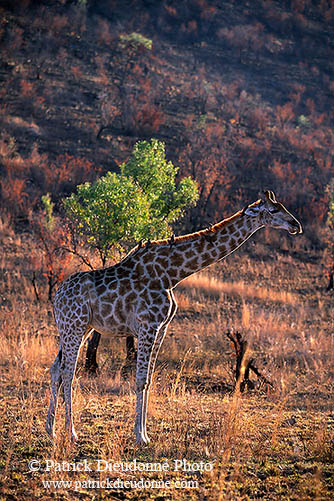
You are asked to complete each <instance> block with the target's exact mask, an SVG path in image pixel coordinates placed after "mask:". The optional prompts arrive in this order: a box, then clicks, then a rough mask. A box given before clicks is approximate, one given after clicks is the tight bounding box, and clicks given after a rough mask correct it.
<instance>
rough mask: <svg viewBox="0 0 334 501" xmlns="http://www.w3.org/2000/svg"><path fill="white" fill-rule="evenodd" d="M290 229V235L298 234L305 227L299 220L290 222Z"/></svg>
mask: <svg viewBox="0 0 334 501" xmlns="http://www.w3.org/2000/svg"><path fill="white" fill-rule="evenodd" d="M288 231H289V233H290V235H297V233H303V228H302V225H301V224H300V223H299V222H298V221H296V222H293V223H292V224H290V228H289V230H288Z"/></svg>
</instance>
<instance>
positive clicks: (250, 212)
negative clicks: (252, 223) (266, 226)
mask: <svg viewBox="0 0 334 501" xmlns="http://www.w3.org/2000/svg"><path fill="white" fill-rule="evenodd" d="M259 212H260V211H259V208H258V207H245V208H244V210H243V213H244V214H246V215H247V216H252V217H254V216H257V215H258V213H259Z"/></svg>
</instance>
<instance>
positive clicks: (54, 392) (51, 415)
mask: <svg viewBox="0 0 334 501" xmlns="http://www.w3.org/2000/svg"><path fill="white" fill-rule="evenodd" d="M61 358H62V351H61V348H59V351H58V355H57V357H56V359H55V361H54V362H53V364H52V367H51V369H50V374H51V395H50V405H49V411H48V417H47V420H46V425H45V428H46V431H47V433H48V434H49V435H50V436H51V437H52V438H54V437H55V431H54V423H55V417H56V410H57V401H58V395H59V390H60V386H61V374H60V364H61Z"/></svg>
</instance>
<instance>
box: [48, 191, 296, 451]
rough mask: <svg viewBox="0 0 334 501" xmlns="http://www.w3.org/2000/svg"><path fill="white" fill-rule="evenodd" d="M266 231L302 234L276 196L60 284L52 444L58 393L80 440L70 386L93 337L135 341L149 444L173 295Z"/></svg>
mask: <svg viewBox="0 0 334 501" xmlns="http://www.w3.org/2000/svg"><path fill="white" fill-rule="evenodd" d="M264 226H270V227H273V228H281V229H285V230H287V231H288V232H289V233H290V234H297V233H302V227H301V224H300V223H299V221H298V220H297V219H296V218H295V217H294V216H293V215H292V214H291V213H290V212H289V211H288V210H287V209H286V208H285V207H284V206H283V205H282V204H281V203H279V202H277V201H276V198H275V195H274V193H273V192H272V191H266V192H265V193H264V197H263V198H260V199H259V200H257V201H256V202H254V203H252V204H250V205H247V206H246V207H245V208H244V209H243V210H240V211H238V212H237V213H236V214H234V215H233V216H231V217H230V218H228V219H224V220H222V221H220V222H219V223H217V224H215V225H213V226H210V227H209V228H207V229H204V230H201V231H198V232H196V233H192V234H188V235H183V236H178V237H172V239H170V238H169V239H166V240H156V241H152V242H149V243H148V244H146V245H144V246H143V245H138V246H137V247H135V248H134V249H133V250H132V251H130V253H129V254H128V255H127V256H126V257H125V258H124V259H123V260H122V261H120V262H119V263H117V264H116V265H114V266H112V267H110V268H105V269H101V270H93V271H87V272H80V273H76V274H75V275H72V276H71V277H69V278H68V279H67V280H65V281H64V282H62V284H61V285H60V287H59V289H58V290H57V292H56V295H55V300H54V315H55V321H56V324H57V327H58V331H59V335H60V343H59V351H58V354H57V357H56V359H55V361H54V363H53V365H52V367H51V369H50V373H51V396H50V405H49V411H48V417H47V422H46V430H47V432H48V433H49V434H50V435H51V436H52V437H54V423H55V414H56V408H57V399H58V394H59V390H60V387H61V385H62V386H63V390H64V401H65V429H66V430H67V432H68V433H69V434H70V437H71V439H72V440H73V441H74V440H76V438H77V435H76V432H75V429H74V425H73V418H72V381H73V377H74V373H75V368H76V364H77V358H78V353H79V350H80V347H81V345H82V344H83V343H84V341H85V340H86V339H87V338H88V336H89V335H90V334H91V332H92V330H93V329H94V330H95V331H97V332H99V333H101V334H102V335H103V334H104V335H107V336H128V335H129V334H130V335H133V336H135V337H137V364H136V417H135V434H136V440H137V443H138V444H147V443H148V442H149V438H148V435H147V431H146V415H147V403H148V396H149V389H150V384H151V381H152V375H153V371H154V367H155V362H156V359H157V356H158V353H159V349H160V347H161V344H162V341H163V339H164V337H165V334H166V331H167V328H168V325H169V324H170V322H171V321H172V319H173V317H174V316H175V313H176V310H177V304H176V301H175V297H174V292H173V290H174V288H175V287H176V286H177V284H178V283H180V282H181V281H182V280H184V279H185V278H186V277H188V276H189V275H192V274H193V273H196V272H198V271H200V270H202V269H204V268H206V267H208V266H209V265H211V264H213V263H216V262H218V261H220V260H222V259H224V258H225V257H226V256H227V255H228V254H231V253H232V252H233V251H235V250H236V249H237V248H238V247H240V246H241V245H242V244H243V243H244V242H245V241H246V240H247V239H248V238H249V237H250V236H251V235H253V233H255V232H256V231H257V230H259V229H260V228H262V227H264Z"/></svg>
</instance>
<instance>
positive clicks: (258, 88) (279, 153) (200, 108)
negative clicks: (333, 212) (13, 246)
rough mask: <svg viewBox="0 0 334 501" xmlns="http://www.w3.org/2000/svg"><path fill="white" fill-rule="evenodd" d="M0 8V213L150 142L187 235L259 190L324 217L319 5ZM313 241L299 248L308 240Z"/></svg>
mask: <svg viewBox="0 0 334 501" xmlns="http://www.w3.org/2000/svg"><path fill="white" fill-rule="evenodd" d="M0 8H1V27H0V36H1V49H0V50H1V68H0V79H1V92H0V123H1V130H2V133H1V145H0V146H1V148H0V154H1V163H0V169H1V206H2V208H3V209H4V210H7V211H9V212H10V213H12V214H13V216H14V217H15V218H18V219H20V220H25V218H26V217H27V214H28V213H29V211H31V210H33V211H34V210H35V209H36V207H37V206H38V203H39V200H40V197H41V195H43V194H45V193H47V192H49V193H51V196H52V199H53V201H54V202H56V203H57V202H58V201H59V199H60V198H61V197H62V196H64V195H66V194H69V193H70V192H71V191H73V190H74V189H75V186H76V185H77V184H78V183H80V182H84V181H87V180H88V181H89V180H92V179H95V178H96V177H97V176H98V175H100V174H101V173H105V172H106V171H107V170H116V171H117V169H118V165H119V163H120V162H122V161H124V159H126V158H128V156H129V154H130V153H131V150H132V148H133V145H134V143H135V142H136V141H138V140H142V139H149V138H151V137H156V138H158V139H160V140H163V141H164V142H165V143H166V150H167V155H168V157H169V158H170V159H171V160H172V161H173V162H174V163H175V164H176V165H179V166H180V176H184V175H189V174H190V175H192V176H193V177H194V178H196V179H197V181H198V182H199V184H200V189H201V197H200V201H199V203H198V205H197V207H196V208H195V209H194V210H193V211H192V213H191V215H190V216H189V218H188V220H187V221H186V222H185V227H187V229H190V230H192V229H197V228H199V227H201V226H202V225H205V224H207V223H208V222H212V221H215V220H218V219H220V218H221V216H222V215H226V214H228V213H229V211H230V210H231V209H232V208H234V207H235V206H236V205H238V203H240V201H244V200H252V199H254V198H255V197H256V196H257V194H258V190H259V189H261V188H262V187H268V186H270V187H271V188H272V189H273V190H275V191H276V192H277V193H279V195H280V197H281V198H282V199H284V200H285V201H286V203H287V205H288V206H289V207H291V210H294V211H295V212H296V214H297V216H299V217H300V218H301V219H302V220H303V222H304V224H305V223H306V224H307V226H308V227H309V228H312V229H311V230H310V231H309V233H312V234H314V228H313V226H314V224H313V223H314V222H315V221H316V222H317V223H319V222H322V221H324V218H325V215H326V210H327V202H328V200H327V199H326V194H325V186H326V185H327V184H328V183H329V181H330V179H331V177H332V176H333V170H334V166H333V144H334V133H333V118H334V117H333V92H334V74H333V65H332V63H331V61H333V60H334V42H333V39H332V37H331V32H332V28H333V24H334V7H333V5H332V2H329V1H322V2H320V5H319V2H312V1H303V2H301V1H286V2H275V1H273V2H262V1H254V2H233V1H226V2H218V1H210V2H209V1H207V0H192V1H186V2H182V3H181V4H180V3H179V2H175V1H164V2H158V3H156V2H145V1H135V2H133V1H132V2H130V1H127V2H124V1H122V2H117V1H107V0H105V1H99V2H97V1H96V2H93V1H86V2H75V1H66V0H63V1H40V2H32V1H29V0H25V1H24V0H22V1H17V2H14V3H13V2H7V3H6V2H5V3H2V7H0ZM313 243H314V242H313Z"/></svg>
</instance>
